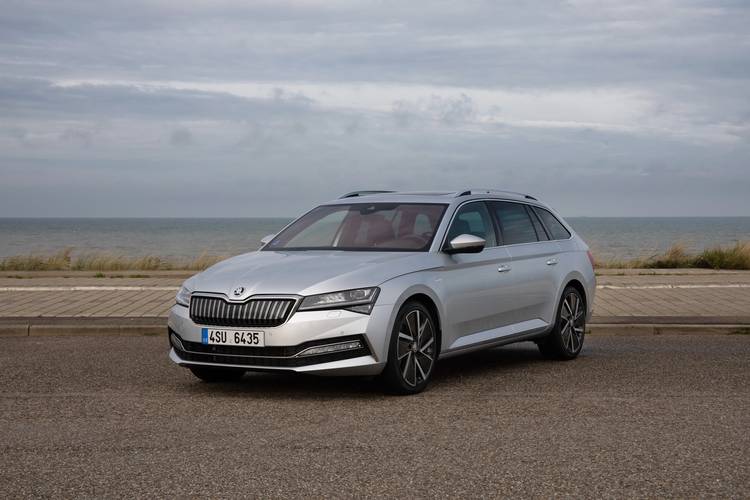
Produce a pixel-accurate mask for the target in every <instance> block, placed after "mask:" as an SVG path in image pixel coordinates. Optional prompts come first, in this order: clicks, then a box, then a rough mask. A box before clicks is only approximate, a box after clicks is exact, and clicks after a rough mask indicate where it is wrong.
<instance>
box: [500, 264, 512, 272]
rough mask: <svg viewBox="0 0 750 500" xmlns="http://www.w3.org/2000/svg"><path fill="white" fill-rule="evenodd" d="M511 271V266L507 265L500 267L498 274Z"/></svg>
mask: <svg viewBox="0 0 750 500" xmlns="http://www.w3.org/2000/svg"><path fill="white" fill-rule="evenodd" d="M508 271H510V266H507V265H505V264H502V265H501V266H500V267H498V268H497V272H499V273H507V272H508Z"/></svg>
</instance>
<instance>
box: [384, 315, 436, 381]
mask: <svg viewBox="0 0 750 500" xmlns="http://www.w3.org/2000/svg"><path fill="white" fill-rule="evenodd" d="M437 346H438V338H437V328H436V326H435V319H434V318H433V317H432V314H431V313H430V311H429V310H428V309H427V308H426V307H425V306H424V305H422V304H421V303H419V302H407V303H406V304H405V305H404V306H403V307H402V308H401V310H400V311H399V313H398V316H397V317H396V322H395V324H394V326H393V331H392V332H391V343H390V348H389V350H388V363H387V364H386V367H385V369H384V370H383V374H382V379H383V382H384V383H385V385H386V387H387V389H388V390H390V391H391V392H395V393H397V394H416V393H418V392H421V391H422V390H424V388H425V387H427V384H428V383H429V381H430V378H431V377H432V371H433V368H434V366H435V360H436V359H437V353H438V351H437Z"/></svg>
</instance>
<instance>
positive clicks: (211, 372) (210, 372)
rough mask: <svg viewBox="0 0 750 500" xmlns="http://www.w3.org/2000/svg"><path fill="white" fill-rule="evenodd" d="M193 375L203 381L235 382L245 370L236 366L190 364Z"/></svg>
mask: <svg viewBox="0 0 750 500" xmlns="http://www.w3.org/2000/svg"><path fill="white" fill-rule="evenodd" d="M189 368H190V371H191V372H193V375H195V376H196V377H198V378H199V379H201V380H202V381H204V382H208V383H211V384H212V383H217V382H236V381H237V380H239V379H241V378H242V376H243V375H244V374H245V370H238V369H236V368H216V367H213V366H190V367H189Z"/></svg>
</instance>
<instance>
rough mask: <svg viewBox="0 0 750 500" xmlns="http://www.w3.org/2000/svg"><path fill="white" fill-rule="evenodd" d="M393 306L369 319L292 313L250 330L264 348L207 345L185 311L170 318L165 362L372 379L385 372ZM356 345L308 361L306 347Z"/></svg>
mask: <svg viewBox="0 0 750 500" xmlns="http://www.w3.org/2000/svg"><path fill="white" fill-rule="evenodd" d="M391 310H392V308H391V307H388V306H375V307H374V308H373V311H372V313H371V314H370V315H369V316H368V315H363V314H358V313H354V312H350V311H345V310H329V311H304V312H295V313H294V314H292V316H291V317H290V318H289V319H288V320H287V321H286V322H285V323H284V324H282V325H279V326H276V327H265V328H254V330H262V331H263V332H265V347H263V348H257V347H234V346H209V345H204V344H202V343H201V329H202V328H203V327H206V326H211V325H198V324H196V323H194V322H193V321H192V320H191V319H190V316H189V313H188V309H187V308H186V307H182V306H178V305H175V306H174V307H172V310H171V311H170V314H169V322H168V324H169V333H170V337H171V336H172V334H174V335H175V336H176V338H177V341H175V340H174V339H173V338H172V339H170V345H171V346H172V349H171V351H170V354H169V357H170V359H171V360H172V361H174V362H175V363H177V364H179V365H181V366H191V365H192V366H196V365H199V366H217V367H234V368H244V369H246V370H258V371H269V370H286V371H295V372H303V373H314V374H321V375H376V374H378V373H380V372H381V371H382V370H383V368H384V367H385V362H386V358H387V352H388V351H387V343H388V342H387V341H388V332H390V319H391V318H390V316H391ZM356 340H358V341H359V342H360V344H361V348H357V349H347V350H344V351H339V352H328V353H322V354H316V355H311V356H307V355H304V354H303V351H305V350H306V349H309V348H310V347H318V346H323V345H325V346H328V345H331V344H337V343H341V342H351V341H356Z"/></svg>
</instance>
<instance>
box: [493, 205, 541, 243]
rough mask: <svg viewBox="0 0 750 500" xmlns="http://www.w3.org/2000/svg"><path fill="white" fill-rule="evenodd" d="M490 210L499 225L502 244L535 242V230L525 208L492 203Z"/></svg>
mask: <svg viewBox="0 0 750 500" xmlns="http://www.w3.org/2000/svg"><path fill="white" fill-rule="evenodd" d="M492 210H493V211H494V212H495V216H496V217H497V222H498V223H499V224H500V233H501V234H502V236H503V244H505V245H517V244H519V243H533V242H536V241H537V235H536V230H535V229H534V224H533V222H532V221H531V217H529V214H528V212H526V207H524V206H523V205H521V204H520V203H512V202H508V201H495V202H492Z"/></svg>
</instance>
